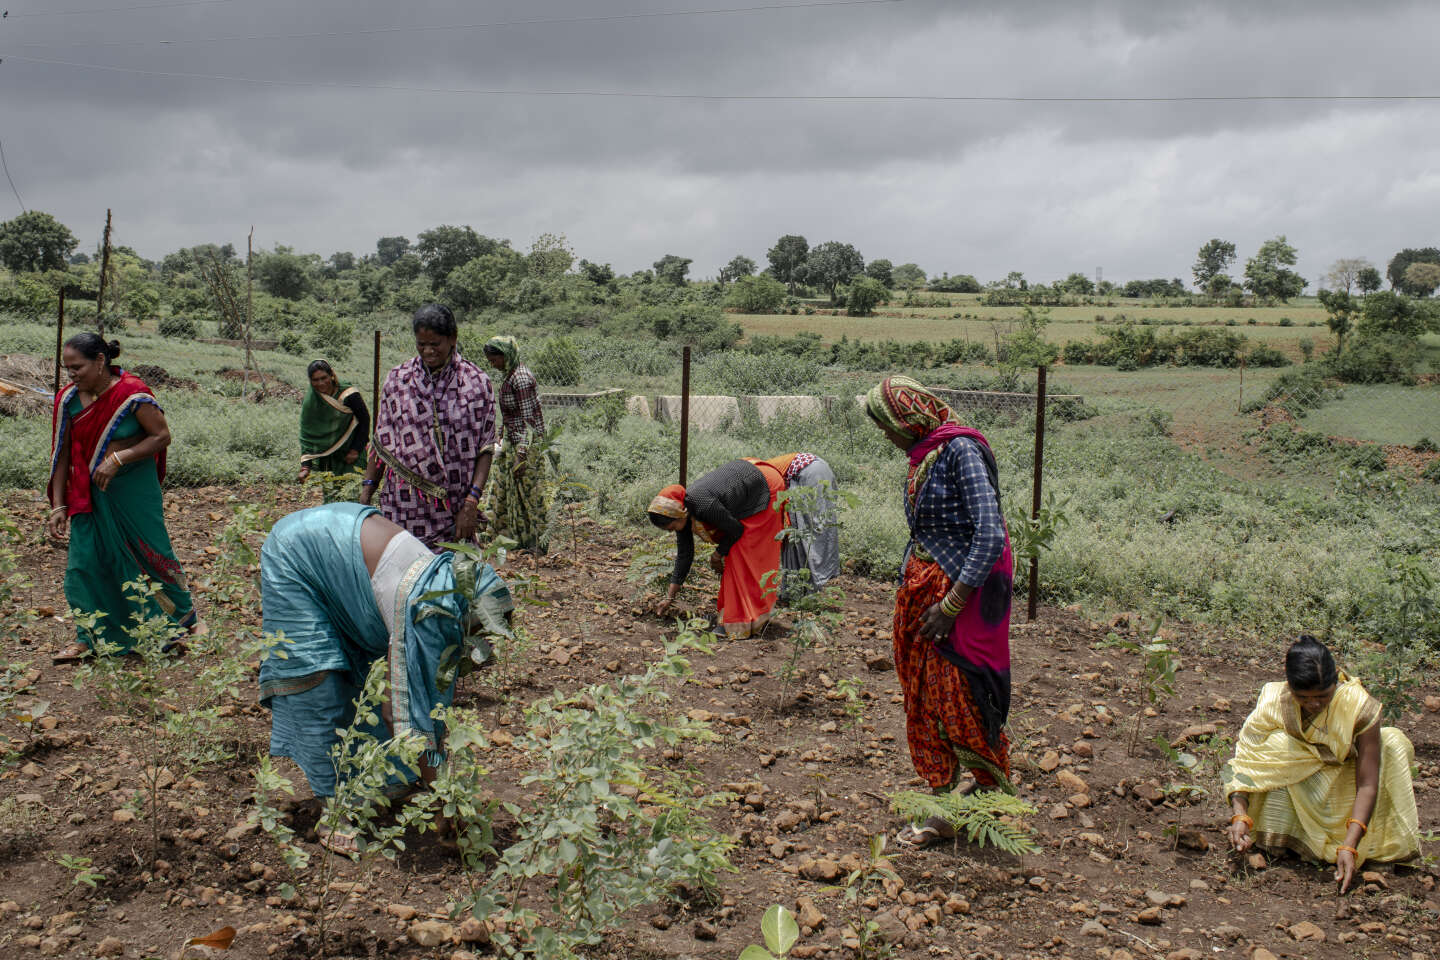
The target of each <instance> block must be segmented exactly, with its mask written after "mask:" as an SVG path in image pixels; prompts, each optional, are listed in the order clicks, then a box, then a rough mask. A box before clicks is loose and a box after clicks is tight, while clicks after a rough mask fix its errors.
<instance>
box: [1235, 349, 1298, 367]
mask: <svg viewBox="0 0 1440 960" xmlns="http://www.w3.org/2000/svg"><path fill="white" fill-rule="evenodd" d="M1245 362H1246V363H1248V364H1249V365H1250V366H1252V367H1288V366H1290V360H1289V359H1288V358H1287V357H1286V356H1285V354H1283V353H1281V352H1280V351H1279V350H1276V349H1275V348H1274V347H1267V346H1265V345H1264V344H1259V345H1257V346H1255V347H1253V348H1251V350H1250V353H1249V354H1247V355H1246V357H1245Z"/></svg>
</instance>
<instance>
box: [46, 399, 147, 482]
mask: <svg viewBox="0 0 1440 960" xmlns="http://www.w3.org/2000/svg"><path fill="white" fill-rule="evenodd" d="M66 402H67V403H68V402H69V401H68V400H67V401H66ZM147 403H149V404H153V405H154V406H155V409H156V410H160V412H161V413H164V412H165V411H164V410H163V409H161V407H160V403H159V402H158V401H157V400H156V399H155V398H154V397H152V396H151V395H150V394H148V393H137V394H134V395H133V396H129V397H126V398H125V399H124V400H122V401H121V402H120V406H118V407H116V408H115V412H114V413H113V414H111V415H110V419H109V421H108V422H107V423H106V424H105V430H104V432H103V433H101V435H100V442H99V443H97V444H95V452H94V453H93V454H91V456H90V476H91V478H94V476H95V471H96V470H98V469H100V464H101V462H102V461H104V459H105V451H106V450H108V449H109V448H110V441H111V440H113V439H114V438H115V431H116V430H118V429H120V421H121V420H123V419H124V418H125V417H126V416H127V415H129V414H131V413H134V412H135V410H136V409H137V408H139V407H140V406H142V405H144V404H147ZM93 408H94V404H91V406H89V407H86V408H85V409H84V410H81V411H80V413H79V415H78V416H77V417H76V419H77V420H78V419H79V418H80V417H83V416H85V414H86V412H87V411H89V410H91V409H93Z"/></svg>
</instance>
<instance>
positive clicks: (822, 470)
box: [766, 453, 840, 603]
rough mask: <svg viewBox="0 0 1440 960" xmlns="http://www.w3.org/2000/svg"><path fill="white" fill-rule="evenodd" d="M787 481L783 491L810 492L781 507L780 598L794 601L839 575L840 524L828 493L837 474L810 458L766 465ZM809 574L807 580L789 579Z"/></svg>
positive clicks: (797, 455) (788, 458) (809, 455)
mask: <svg viewBox="0 0 1440 960" xmlns="http://www.w3.org/2000/svg"><path fill="white" fill-rule="evenodd" d="M766 463H769V464H770V465H771V466H773V467H774V468H775V469H776V470H779V471H780V475H781V476H782V477H784V478H785V489H787V490H793V489H797V488H801V489H805V490H807V491H810V492H809V493H808V494H806V495H803V496H801V497H797V498H792V499H790V500H787V501H786V503H785V513H786V517H787V522H788V524H789V526H790V527H791V528H793V531H794V532H793V533H790V534H787V535H786V537H785V540H784V543H783V545H782V546H781V548H780V578H781V583H780V599H781V600H784V601H786V602H787V603H788V602H791V601H793V600H797V599H799V598H800V597H803V596H805V595H806V594H808V593H810V592H811V591H813V590H819V589H820V588H821V587H823V586H825V585H826V584H827V583H829V582H830V581H831V580H834V579H835V578H836V577H838V576H839V575H840V523H839V511H838V510H837V509H836V507H837V504H836V502H835V498H834V496H832V492H833V491H834V490H835V489H836V486H837V484H836V483H835V471H833V470H831V469H830V464H828V463H826V462H825V461H824V460H822V459H820V458H819V457H817V456H815V454H813V453H786V454H783V455H781V456H778V457H772V458H770V459H769V460H767V461H766ZM799 570H809V571H810V578H809V580H808V581H805V580H804V579H803V578H801V577H796V576H793V574H794V573H795V572H796V571H799Z"/></svg>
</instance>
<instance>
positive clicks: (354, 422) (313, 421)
mask: <svg viewBox="0 0 1440 960" xmlns="http://www.w3.org/2000/svg"><path fill="white" fill-rule="evenodd" d="M307 372H308V373H309V376H310V392H309V393H308V394H306V396H305V403H304V405H303V406H302V407H301V408H300V479H301V480H302V481H303V480H304V479H305V478H306V477H308V476H310V472H311V471H312V470H324V471H328V472H329V473H333V474H335V475H336V476H340V475H342V474H346V473H358V472H359V471H360V470H362V469H363V468H362V467H361V466H359V461H360V457H361V455H362V454H364V453H365V443H366V441H367V440H368V439H369V437H370V411H369V410H367V409H366V408H365V401H364V399H362V398H361V396H360V391H359V390H356V389H355V388H354V387H351V386H347V385H346V384H344V383H342V382H341V381H340V379H339V378H338V377H336V376H335V371H334V369H333V368H332V367H331V366H330V363H329V362H328V361H326V360H313V361H311V363H310V367H309V370H308V371H307Z"/></svg>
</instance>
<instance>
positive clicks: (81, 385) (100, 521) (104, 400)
mask: <svg viewBox="0 0 1440 960" xmlns="http://www.w3.org/2000/svg"><path fill="white" fill-rule="evenodd" d="M119 356H120V344H119V343H117V342H115V341H114V340H111V341H110V342H109V343H106V342H105V341H104V340H103V339H101V338H100V337H99V336H97V335H96V334H93V333H82V334H80V335H79V336H75V337H71V338H70V340H69V341H67V342H66V344H65V347H64V351H63V353H62V354H61V360H62V362H63V363H64V365H65V370H66V372H67V373H69V375H70V385H69V386H68V387H66V388H65V389H64V390H61V391H60V392H59V393H58V394H57V395H56V397H55V410H54V419H53V421H52V426H53V431H52V442H53V445H52V447H51V456H50V484H49V490H48V492H49V496H50V504H51V510H50V519H49V523H48V524H47V528H48V530H49V533H50V535H51V536H52V537H54V538H55V539H56V540H64V539H66V535H67V532H68V535H69V540H70V545H69V551H68V556H67V559H66V564H65V601H66V603H68V604H69V606H70V607H71V608H72V609H75V610H78V611H80V612H81V613H96V614H100V619H99V621H98V622H97V623H96V624H95V626H94V628H93V629H85V628H82V629H81V630H80V631H79V636H78V639H77V641H76V642H75V643H72V644H70V645H69V646H68V647H66V648H65V649H63V650H61V651H60V652H59V653H58V654H56V656H55V658H54V660H55V662H56V663H75V662H77V661H79V660H82V659H84V658H86V657H88V656H91V655H92V654H93V653H95V652H96V648H97V647H100V648H101V649H102V650H107V651H117V652H126V651H128V650H129V649H130V648H131V647H132V646H134V639H133V638H132V637H131V636H130V634H129V633H128V632H127V631H126V629H125V628H126V627H127V626H128V625H129V624H131V623H132V622H133V619H134V618H137V617H138V618H142V619H143V618H149V617H153V616H165V617H168V618H169V619H170V620H171V621H172V622H173V623H174V624H175V627H176V631H175V632H176V634H177V638H178V635H179V633H180V632H181V631H182V630H188V631H190V632H191V633H197V632H201V631H202V630H203V626H202V625H201V623H200V621H199V619H198V618H197V617H196V614H195V605H194V603H193V602H192V601H191V599H190V591H189V590H188V589H187V588H186V585H185V572H184V571H183V570H182V569H181V568H180V563H179V561H177V560H176V559H175V551H174V550H173V549H172V548H171V546H170V534H169V532H168V531H166V529H165V513H164V505H163V501H162V496H161V492H160V483H161V481H162V480H164V479H165V448H166V447H168V446H169V445H170V428H169V427H168V426H167V425H166V423H165V414H164V412H163V411H161V409H160V405H159V404H158V403H156V402H155V396H154V394H152V393H151V392H150V388H149V387H148V386H146V385H145V382H144V381H143V380H141V379H140V378H139V377H137V376H135V375H134V374H132V373H127V372H126V371H124V370H121V369H120V368H119V367H116V366H114V365H113V361H114V360H116V359H117V358H118V357H119ZM145 578H148V579H149V580H150V581H152V582H153V583H155V584H156V585H158V586H159V588H160V589H159V590H158V591H157V592H156V593H155V594H154V595H153V596H152V597H151V598H150V599H149V600H146V601H145V602H143V603H141V602H139V601H138V600H137V599H136V598H135V597H134V596H133V595H127V593H126V591H125V584H126V583H129V582H132V581H138V580H141V579H145ZM176 642H177V643H178V642H179V641H178V639H177V641H176Z"/></svg>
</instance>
